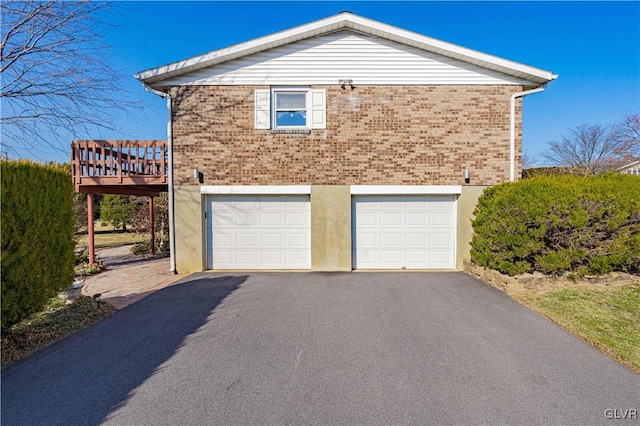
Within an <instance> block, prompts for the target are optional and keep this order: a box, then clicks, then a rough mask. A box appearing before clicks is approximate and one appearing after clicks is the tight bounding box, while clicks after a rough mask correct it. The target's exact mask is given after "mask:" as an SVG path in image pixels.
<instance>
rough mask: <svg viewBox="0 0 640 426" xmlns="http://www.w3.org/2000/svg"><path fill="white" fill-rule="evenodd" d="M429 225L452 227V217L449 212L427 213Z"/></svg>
mask: <svg viewBox="0 0 640 426" xmlns="http://www.w3.org/2000/svg"><path fill="white" fill-rule="evenodd" d="M429 225H431V226H452V225H453V217H452V214H451V212H431V213H429Z"/></svg>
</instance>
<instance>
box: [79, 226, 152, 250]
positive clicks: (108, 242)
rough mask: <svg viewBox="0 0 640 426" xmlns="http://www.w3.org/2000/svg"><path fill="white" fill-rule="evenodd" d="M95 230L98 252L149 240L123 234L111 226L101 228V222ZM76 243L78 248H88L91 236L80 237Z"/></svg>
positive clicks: (132, 233) (143, 237) (126, 233)
mask: <svg viewBox="0 0 640 426" xmlns="http://www.w3.org/2000/svg"><path fill="white" fill-rule="evenodd" d="M94 230H95V245H96V250H99V249H104V248H112V247H120V246H124V245H127V244H135V243H138V242H141V241H147V240H148V239H149V238H148V237H145V236H142V235H137V234H136V233H135V232H122V231H121V230H118V229H114V228H113V227H111V226H101V225H100V221H96V224H95V227H94ZM76 241H77V245H78V246H88V245H89V235H87V234H81V235H78V236H77V237H76Z"/></svg>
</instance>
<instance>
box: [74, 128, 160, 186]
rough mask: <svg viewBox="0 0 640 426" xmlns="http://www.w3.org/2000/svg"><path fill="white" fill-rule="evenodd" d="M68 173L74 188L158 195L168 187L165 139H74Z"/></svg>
mask: <svg viewBox="0 0 640 426" xmlns="http://www.w3.org/2000/svg"><path fill="white" fill-rule="evenodd" d="M71 173H72V177H73V184H74V186H75V190H76V192H83V193H87V194H96V193H99V194H127V195H149V196H154V195H158V194H159V193H160V192H166V191H167V184H168V176H169V161H168V149H167V142H166V141H164V140H75V141H73V142H72V143H71Z"/></svg>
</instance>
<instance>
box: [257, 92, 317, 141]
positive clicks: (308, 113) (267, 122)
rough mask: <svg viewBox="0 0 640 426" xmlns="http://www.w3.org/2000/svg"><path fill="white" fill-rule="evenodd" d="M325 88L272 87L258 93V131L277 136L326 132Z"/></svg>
mask: <svg viewBox="0 0 640 426" xmlns="http://www.w3.org/2000/svg"><path fill="white" fill-rule="evenodd" d="M325 98H326V90H325V89H311V88H308V87H272V88H271V89H256V90H255V128H256V129H271V131H272V132H276V133H289V132H291V133H300V132H301V131H302V132H304V133H308V132H310V131H311V129H326V127H327V124H326V108H325V104H326V101H325Z"/></svg>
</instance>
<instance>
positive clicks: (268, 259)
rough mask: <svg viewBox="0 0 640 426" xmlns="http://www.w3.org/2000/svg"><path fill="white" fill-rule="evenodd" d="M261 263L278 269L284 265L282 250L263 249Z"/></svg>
mask: <svg viewBox="0 0 640 426" xmlns="http://www.w3.org/2000/svg"><path fill="white" fill-rule="evenodd" d="M260 256H261V257H260V263H262V264H263V265H272V266H273V267H277V266H278V265H281V264H282V263H283V256H284V255H283V253H282V251H280V250H268V249H263V250H261V252H260Z"/></svg>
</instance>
